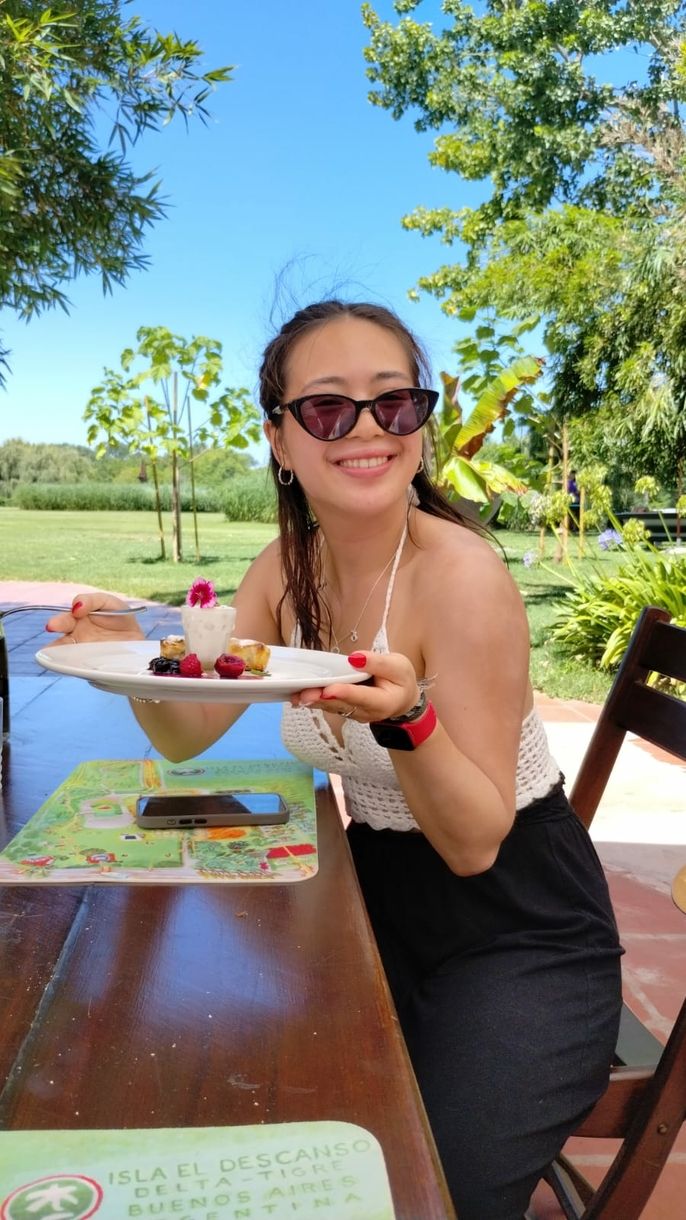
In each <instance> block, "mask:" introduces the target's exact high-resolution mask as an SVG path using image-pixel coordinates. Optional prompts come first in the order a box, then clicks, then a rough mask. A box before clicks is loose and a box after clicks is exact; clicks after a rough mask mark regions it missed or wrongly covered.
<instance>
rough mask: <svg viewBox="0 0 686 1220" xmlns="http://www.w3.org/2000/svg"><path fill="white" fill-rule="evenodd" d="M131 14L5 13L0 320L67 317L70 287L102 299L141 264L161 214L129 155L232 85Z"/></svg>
mask: <svg viewBox="0 0 686 1220" xmlns="http://www.w3.org/2000/svg"><path fill="white" fill-rule="evenodd" d="M129 2H130V0H54V3H53V4H52V5H51V6H50V7H46V6H45V5H44V4H42V3H39V2H38V0H0V308H9V309H12V310H14V311H16V312H17V313H18V314H19V315H20V316H21V317H24V318H30V317H32V316H33V315H35V314H37V313H40V312H41V311H42V310H44V309H47V308H49V307H52V306H55V305H59V306H61V307H62V308H63V309H67V308H68V304H69V302H68V300H67V297H66V295H65V292H64V288H63V286H64V284H65V283H66V282H67V281H69V280H71V279H74V278H75V277H76V276H77V275H80V274H82V273H90V272H96V273H98V274H99V275H100V277H101V280H102V285H103V290H104V291H110V290H111V289H112V286H113V285H114V284H121V283H123V282H124V281H125V279H126V278H127V276H128V274H129V273H130V272H131V271H132V270H134V269H137V268H141V267H144V266H145V265H146V262H147V259H146V256H145V254H144V253H143V251H142V246H143V237H144V234H145V231H146V229H147V228H148V226H149V225H151V224H153V223H154V222H155V221H157V220H159V219H160V217H162V216H163V215H164V211H165V209H164V204H163V202H162V200H161V198H160V195H159V184H158V183H155V182H152V181H151V176H150V175H149V174H148V175H144V176H137V175H136V174H135V173H134V171H133V169H132V168H131V166H130V165H129V164H128V162H127V153H128V152H129V150H130V148H131V147H132V145H133V144H135V142H136V140H137V139H138V138H139V136H140V135H141V134H142V133H143V132H145V131H148V130H158V129H159V128H160V127H161V126H162V125H163V124H166V123H168V122H169V121H170V120H171V119H173V118H174V117H175V116H176V115H177V114H178V115H181V116H182V118H183V119H184V121H186V122H188V119H189V118H190V117H191V116H192V115H198V117H199V118H200V119H201V120H204V119H205V117H206V114H207V112H206V109H205V105H204V103H205V101H206V99H207V97H208V95H209V93H210V92H211V91H212V89H214V88H215V86H216V85H217V84H219V83H221V82H223V81H228V80H229V79H230V75H231V70H230V68H227V67H223V68H217V69H214V70H212V71H208V72H200V70H199V67H198V62H199V60H200V58H201V56H202V51H201V49H200V47H199V46H198V44H197V43H196V42H192V41H187V40H181V39H179V37H178V36H177V35H176V34H161V33H158V32H157V31H153V30H150V29H146V28H145V26H144V25H143V23H142V22H141V20H140V18H138V17H130V18H129V19H124V15H123V12H122V10H123V7H124V6H125V5H126V4H128V3H129ZM110 116H112V117H111V119H110ZM108 126H109V127H111V130H110V134H109V143H107V134H106V131H105V128H106V127H108ZM103 134H104V138H103ZM113 145H116V148H117V151H115V149H114V147H113ZM6 355H7V353H6V352H2V349H0V360H2V361H3V362H5V359H4V358H6Z"/></svg>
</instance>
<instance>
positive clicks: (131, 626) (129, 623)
mask: <svg viewBox="0 0 686 1220" xmlns="http://www.w3.org/2000/svg"><path fill="white" fill-rule="evenodd" d="M125 609H126V602H123V601H122V600H121V598H119V597H115V595H114V593H105V592H100V591H97V592H95V593H77V595H76V597H75V598H74V600H73V602H72V607H71V611H69V610H66V611H63V612H62V613H60V614H54V615H53V616H52V618H50V619H48V621H47V623H46V624H45V630H46V631H56V632H61V633H62V634H61V636H60V638H59V639H58V640H54V641H53V642H52V643H51V644H49V645H48V647H50V648H56V647H57V646H58V645H60V644H94V643H97V642H98V641H100V640H102V641H104V642H110V643H111V642H113V641H114V640H142V639H143V638H144V637H143V632H142V631H141V629H140V626H139V624H138V622H137V621H136V617H135V615H133V614H118V615H113V616H112V617H111V618H108V617H104V616H103V617H101V616H100V615H98V617H97V618H90V617H89V616H90V614H91V613H92V611H93V610H125Z"/></svg>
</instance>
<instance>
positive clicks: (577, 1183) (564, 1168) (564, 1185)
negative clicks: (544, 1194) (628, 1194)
mask: <svg viewBox="0 0 686 1220" xmlns="http://www.w3.org/2000/svg"><path fill="white" fill-rule="evenodd" d="M543 1178H544V1180H545V1181H546V1182H547V1183H548V1185H549V1187H550V1188H551V1190H552V1191H553V1193H554V1195H555V1198H556V1199H557V1201H558V1203H559V1204H560V1206H561V1208H562V1210H563V1212H564V1214H565V1216H566V1217H567V1220H580V1218H581V1216H583V1214H584V1212H585V1210H586V1207H587V1205H588V1204H589V1203H590V1201H591V1199H592V1198H593V1195H594V1190H593V1187H592V1186H591V1184H590V1182H587V1181H586V1179H585V1177H584V1176H583V1174H582V1173H579V1170H578V1169H577V1168H576V1166H575V1165H573V1164H572V1162H571V1161H570V1160H568V1159H567V1157H566V1156H564V1155H563V1153H560V1154H559V1155H558V1156H557V1157H556V1158H555V1160H554V1161H553V1162H552V1164H551V1165H549V1166H548V1168H547V1169H546V1171H545V1173H544V1174H543Z"/></svg>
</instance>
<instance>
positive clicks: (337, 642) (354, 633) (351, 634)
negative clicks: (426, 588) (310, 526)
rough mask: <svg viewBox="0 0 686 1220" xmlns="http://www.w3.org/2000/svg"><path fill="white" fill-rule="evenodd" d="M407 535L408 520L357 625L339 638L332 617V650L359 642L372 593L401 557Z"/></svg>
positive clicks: (376, 581)
mask: <svg viewBox="0 0 686 1220" xmlns="http://www.w3.org/2000/svg"><path fill="white" fill-rule="evenodd" d="M406 537H407V522H406V523H405V526H404V527H403V532H402V535H401V537H400V542H399V543H398V545H397V547H396V548H395V550H394V552H393V554H392V555H391V557H390V559H389V560H388V563H385V564H384V566H383V567H382V569H381V571H380V572H379V575H378V576H377V578H376V580H375V581H374V584H373V585H372V587H371V589H370V590H369V593H368V594H367V596H366V598H365V601H364V605H363V607H362V609H361V610H360V613H359V614H358V616H357V622H356V623H355V625H354V626H353V627H351V628H350V631H346V632H345V635H342V636H340V638H339V637H338V636H337V635H336V632H335V631H334V626H333V619H331V634H332V636H333V646H332V648H331V651H332V652H340V651H341V644H343V643H344V642H345V641H346V640H348V639H349V640H350V642H351V643H352V644H356V643H357V641H358V639H359V635H358V630H357V629H358V627H359V625H360V623H361V622H362V619H363V618H364V614H365V610H366V609H367V606H368V605H369V603H370V601H371V600H372V594H373V593H374V590H375V589H376V588H377V586H378V584H379V582H380V581H381V580H382V579H383V577H384V576H385V575H386V572H387V571H388V569H389V568H390V566H391V564H392V563H393V562H394V560H397V559H399V558H400V552H401V551H402V549H403V545H404V542H405V539H406ZM323 587H325V586H323Z"/></svg>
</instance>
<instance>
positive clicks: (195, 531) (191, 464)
mask: <svg viewBox="0 0 686 1220" xmlns="http://www.w3.org/2000/svg"><path fill="white" fill-rule="evenodd" d="M188 461H189V470H190V475H191V508H192V510H193V536H194V538H195V562H196V563H200V539H199V538H198V506H197V504H196V502H195V464H194V461H193V421H192V419H191V399H190V394H189V396H188Z"/></svg>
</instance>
